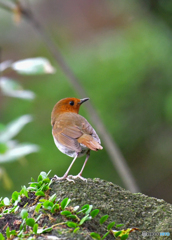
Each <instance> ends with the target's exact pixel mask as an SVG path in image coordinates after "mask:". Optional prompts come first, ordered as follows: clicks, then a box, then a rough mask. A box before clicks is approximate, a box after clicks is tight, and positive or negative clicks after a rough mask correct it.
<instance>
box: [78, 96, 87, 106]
mask: <svg viewBox="0 0 172 240" xmlns="http://www.w3.org/2000/svg"><path fill="white" fill-rule="evenodd" d="M88 100H89V98H82V99H80V102H79V104H80V105H81V104H82V103H84V102H86V101H88Z"/></svg>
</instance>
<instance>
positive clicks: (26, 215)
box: [20, 209, 28, 219]
mask: <svg viewBox="0 0 172 240" xmlns="http://www.w3.org/2000/svg"><path fill="white" fill-rule="evenodd" d="M20 215H21V217H22V219H26V218H27V217H28V212H27V211H26V209H22V211H21V213H20Z"/></svg>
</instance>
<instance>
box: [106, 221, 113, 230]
mask: <svg viewBox="0 0 172 240" xmlns="http://www.w3.org/2000/svg"><path fill="white" fill-rule="evenodd" d="M114 225H115V222H111V223H109V225H108V226H107V229H108V230H110V229H111V228H113V226H114Z"/></svg>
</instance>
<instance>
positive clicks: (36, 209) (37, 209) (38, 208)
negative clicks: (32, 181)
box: [35, 203, 42, 213]
mask: <svg viewBox="0 0 172 240" xmlns="http://www.w3.org/2000/svg"><path fill="white" fill-rule="evenodd" d="M41 206H42V204H41V203H38V204H37V206H36V208H35V212H37V213H38V212H39V210H40V208H41Z"/></svg>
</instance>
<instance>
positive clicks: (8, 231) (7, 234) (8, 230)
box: [6, 227, 10, 238]
mask: <svg viewBox="0 0 172 240" xmlns="http://www.w3.org/2000/svg"><path fill="white" fill-rule="evenodd" d="M6 236H7V238H10V228H9V227H7V228H6Z"/></svg>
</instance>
